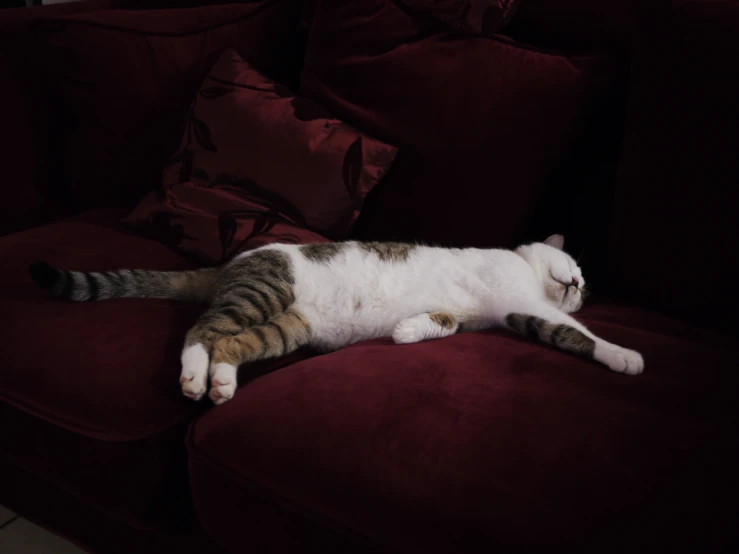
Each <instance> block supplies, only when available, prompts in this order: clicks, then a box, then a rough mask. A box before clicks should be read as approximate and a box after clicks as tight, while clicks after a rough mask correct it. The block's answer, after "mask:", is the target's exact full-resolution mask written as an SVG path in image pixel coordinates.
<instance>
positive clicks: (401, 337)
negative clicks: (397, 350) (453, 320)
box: [393, 314, 459, 344]
mask: <svg viewBox="0 0 739 554" xmlns="http://www.w3.org/2000/svg"><path fill="white" fill-rule="evenodd" d="M458 328H459V324H455V325H454V327H452V328H451V329H446V328H444V327H442V326H441V325H439V324H438V323H435V322H433V321H432V320H431V318H430V317H429V314H420V315H414V316H413V317H409V318H408V319H404V320H402V321H401V322H400V323H398V324H397V325H396V326H395V329H393V340H394V341H395V342H396V343H397V344H409V343H412V342H421V341H423V340H431V339H441V338H444V337H449V336H451V335H453V334H454V333H456V332H457V329H458Z"/></svg>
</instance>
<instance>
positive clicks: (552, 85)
mask: <svg viewBox="0 0 739 554" xmlns="http://www.w3.org/2000/svg"><path fill="white" fill-rule="evenodd" d="M614 78H615V73H614V71H613V67H612V65H611V61H610V59H606V58H602V57H597V56H591V55H582V56H565V55H562V54H559V53H556V52H546V51H539V50H536V49H532V48H528V47H526V46H525V45H521V44H517V43H515V42H513V41H511V40H510V39H507V38H505V37H500V36H494V37H493V38H477V37H470V36H465V35H463V34H461V33H460V32H456V31H453V30H450V28H449V26H448V25H446V24H443V23H439V22H438V21H436V20H435V19H433V18H431V17H424V16H421V15H418V14H411V13H408V12H407V10H405V9H402V8H401V7H399V6H398V4H397V3H396V2H389V1H386V0H357V1H355V2H342V1H340V0H320V1H319V2H318V3H317V5H316V8H315V11H314V16H313V21H312V29H311V33H310V36H309V41H308V46H307V50H306V59H305V63H304V70H303V74H302V78H301V92H302V93H304V94H305V95H306V96H309V97H311V98H313V99H315V100H316V101H317V102H318V103H319V104H321V105H322V106H324V107H326V108H327V109H328V110H330V111H331V112H332V113H334V114H336V115H337V116H338V117H340V118H342V119H343V120H345V121H347V122H348V123H350V124H352V125H355V126H357V127H358V128H360V129H362V130H363V131H366V132H368V133H371V134H372V135H373V136H376V137H378V138H380V139H381V140H385V141H388V142H390V143H391V144H395V145H397V146H399V147H400V153H399V154H398V158H397V160H396V162H395V164H394V166H393V168H392V169H391V171H390V174H389V175H388V177H387V178H386V179H385V181H384V182H383V183H382V184H381V185H380V186H378V187H377V189H376V190H375V191H373V193H372V194H370V196H369V197H368V202H367V206H366V208H365V211H364V212H363V214H362V216H361V217H360V222H359V223H358V228H357V236H360V237H363V238H365V237H366V238H374V239H402V240H416V239H419V240H425V241H428V242H433V243H440V244H451V245H472V246H492V245H498V246H500V245H512V244H515V242H517V241H518V240H520V238H521V237H522V235H523V234H524V233H525V231H526V229H527V227H528V226H529V225H530V223H531V218H532V215H533V214H534V212H535V210H536V208H537V202H538V201H539V200H540V199H541V198H542V193H543V191H544V189H545V188H546V186H547V178H548V177H549V176H550V175H551V174H552V173H553V172H554V171H555V169H556V168H557V167H558V166H559V165H560V164H561V163H562V161H563V159H564V158H566V157H567V156H568V155H569V154H570V152H571V151H572V148H573V145H574V143H575V142H576V140H577V139H578V137H579V136H580V135H581V134H582V133H583V132H584V130H585V128H586V127H587V124H588V122H589V119H590V118H591V116H592V114H593V113H594V111H595V109H596V107H597V106H598V105H599V104H600V103H601V102H602V101H603V99H604V98H605V97H606V96H607V95H608V93H609V90H610V89H611V88H612V84H613V80H614Z"/></svg>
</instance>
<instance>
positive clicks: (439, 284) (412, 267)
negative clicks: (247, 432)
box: [181, 235, 644, 404]
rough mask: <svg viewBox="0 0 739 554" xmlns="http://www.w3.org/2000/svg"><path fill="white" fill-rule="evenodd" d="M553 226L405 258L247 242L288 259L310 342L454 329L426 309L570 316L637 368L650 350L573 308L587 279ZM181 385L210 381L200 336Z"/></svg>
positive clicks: (613, 358) (601, 352)
mask: <svg viewBox="0 0 739 554" xmlns="http://www.w3.org/2000/svg"><path fill="white" fill-rule="evenodd" d="M563 243H564V239H563V238H562V237H561V235H553V236H552V237H549V239H547V240H546V241H544V242H543V243H534V244H529V245H524V246H521V247H519V248H517V249H516V250H515V251H510V250H499V249H489V250H482V249H475V248H467V249H448V248H435V247H429V246H417V247H415V248H413V249H412V250H410V252H409V254H408V257H407V259H405V260H396V261H388V260H384V261H383V260H381V259H380V258H379V257H378V256H377V254H376V253H374V252H371V251H369V252H368V251H366V250H365V249H363V248H361V247H360V246H359V245H358V244H356V243H352V242H349V243H344V247H343V248H342V249H341V250H339V252H338V253H337V254H335V255H334V256H333V257H331V258H330V259H329V260H327V261H320V262H319V261H315V260H310V259H307V258H306V257H305V256H304V255H303V254H302V252H301V250H300V246H298V245H286V244H273V245H269V246H264V247H262V248H259V249H257V250H252V251H250V252H245V253H242V254H240V255H239V256H237V257H236V259H239V258H243V257H245V256H250V255H251V254H252V253H253V252H256V251H258V250H265V249H273V250H279V251H281V252H284V253H286V254H287V255H288V256H289V257H290V260H291V261H292V270H293V274H294V280H295V284H294V291H293V292H294V295H295V303H294V305H293V308H294V309H296V310H297V311H299V312H300V313H302V314H303V316H304V317H305V318H306V319H307V321H308V322H309V324H310V326H311V329H312V338H311V346H313V347H314V348H316V349H319V350H323V351H331V350H335V349H338V348H341V347H343V346H347V345H349V344H352V343H355V342H359V341H363V340H368V339H374V338H380V337H392V338H393V340H394V341H395V342H396V343H399V344H406V343H412V342H418V341H422V340H428V339H435V338H441V337H445V336H449V335H452V334H454V333H455V332H457V330H458V327H459V325H457V326H455V327H454V328H453V329H444V328H443V327H441V326H440V325H437V324H436V323H434V322H433V321H432V320H431V319H430V318H429V314H430V313H433V312H447V313H449V314H451V315H453V316H454V317H455V318H456V320H457V322H458V324H464V329H465V331H472V330H478V329H485V328H488V327H493V326H501V325H504V322H505V318H506V316H508V315H509V314H511V313H521V314H526V315H533V316H537V317H540V318H542V319H545V320H547V321H550V322H552V323H555V324H567V325H570V326H571V327H574V328H576V329H578V330H580V331H581V332H582V333H584V334H585V335H587V336H588V337H590V338H592V339H593V340H594V341H595V351H594V358H595V359H596V360H598V361H600V362H602V363H604V364H605V365H606V366H608V367H609V368H610V369H612V370H613V371H617V372H621V373H626V374H632V375H633V374H637V373H641V371H642V370H643V369H644V360H643V359H642V357H641V355H640V354H639V353H637V352H634V351H633V350H628V349H626V348H622V347H620V346H616V345H614V344H611V343H609V342H607V341H605V340H603V339H601V338H599V337H596V336H595V335H593V333H591V332H590V331H589V330H588V329H587V328H586V327H585V326H584V325H582V324H581V323H579V322H577V321H576V320H575V319H573V318H572V317H571V316H570V315H568V314H570V313H572V312H575V311H577V310H578V309H579V308H580V307H581V305H582V291H583V287H584V285H585V280H584V278H583V276H582V271H581V270H580V268H579V267H578V266H577V263H575V261H574V260H573V259H572V258H571V257H570V256H569V255H568V254H566V253H565V252H564V251H563V250H562V247H563ZM182 363H183V370H182V379H181V383H182V389H183V393H184V394H185V395H186V396H188V397H190V398H195V399H200V398H201V397H202V396H203V394H204V393H205V390H206V385H207V372H208V356H207V353H206V351H205V349H204V348H203V347H202V346H201V345H194V346H189V347H187V348H185V350H184V351H183V353H182ZM236 371H237V368H236V367H234V366H232V365H230V364H215V365H214V366H213V367H211V368H210V378H211V385H212V389H211V392H210V397H211V399H212V400H213V401H214V402H215V403H216V404H221V403H223V402H225V401H227V400H229V399H230V398H232V397H233V395H234V393H235V391H236Z"/></svg>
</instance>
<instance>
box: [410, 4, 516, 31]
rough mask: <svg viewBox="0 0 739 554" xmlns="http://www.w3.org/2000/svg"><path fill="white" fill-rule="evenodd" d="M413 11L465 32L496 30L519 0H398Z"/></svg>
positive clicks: (509, 17) (501, 26)
mask: <svg viewBox="0 0 739 554" xmlns="http://www.w3.org/2000/svg"><path fill="white" fill-rule="evenodd" d="M402 2H403V4H406V5H407V6H408V7H410V8H412V9H413V10H414V11H415V12H417V13H422V14H428V15H430V16H431V17H433V18H435V19H438V20H439V21H443V22H444V23H448V24H449V25H450V26H451V27H452V28H454V29H456V30H458V31H462V32H465V33H469V34H476V35H481V34H491V33H496V32H498V31H500V30H501V29H502V28H503V27H505V25H506V23H508V21H509V20H510V19H511V17H513V14H514V13H515V10H516V8H517V7H518V3H519V0H402Z"/></svg>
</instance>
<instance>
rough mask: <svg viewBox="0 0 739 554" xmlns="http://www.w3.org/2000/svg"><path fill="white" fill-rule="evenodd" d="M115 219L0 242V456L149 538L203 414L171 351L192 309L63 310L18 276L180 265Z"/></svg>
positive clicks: (115, 306)
mask: <svg viewBox="0 0 739 554" xmlns="http://www.w3.org/2000/svg"><path fill="white" fill-rule="evenodd" d="M121 215H122V213H119V212H117V211H115V210H96V211H90V212H87V213H84V214H82V215H80V216H77V217H75V218H72V219H69V220H64V221H58V222H55V223H51V224H48V225H45V226H43V227H39V228H35V229H31V230H28V231H24V232H21V233H16V234H11V235H8V236H6V237H3V238H2V239H0V260H2V261H3V271H2V273H1V276H0V281H1V286H0V297H1V298H0V306H2V310H0V328H1V329H2V333H0V351H2V353H3V359H2V368H1V369H0V422H2V424H1V425H0V444H2V445H3V446H2V448H0V457H2V458H5V459H7V460H8V461H11V462H13V463H14V464H16V465H17V466H19V467H22V468H24V469H26V470H29V471H31V472H32V473H35V474H36V475H38V476H40V477H42V478H44V479H46V480H48V481H51V482H52V483H53V484H54V485H56V486H58V487H60V488H61V489H62V490H64V491H65V492H67V493H69V494H72V495H73V496H76V497H78V498H80V499H82V500H84V501H86V502H88V503H89V504H91V505H92V506H94V507H95V508H98V509H100V510H102V511H104V512H105V513H107V514H108V515H110V516H112V517H114V518H116V519H118V520H119V521H123V522H125V523H127V524H129V525H131V526H135V527H138V528H144V529H150V528H155V527H161V526H163V525H166V524H168V523H170V522H171V521H172V519H174V518H179V517H181V516H182V515H183V511H186V510H187V507H188V505H190V503H189V501H188V499H187V494H188V493H187V480H186V476H187V474H186V459H185V449H184V442H183V438H184V435H185V431H186V429H187V425H188V423H189V420H190V419H191V418H192V416H193V415H194V414H195V413H196V412H198V411H201V410H202V409H204V408H207V406H208V405H207V404H206V403H201V404H196V403H193V402H192V401H190V400H188V399H186V398H184V397H182V395H181V393H180V387H179V384H178V380H179V371H180V365H179V352H180V349H181V346H182V341H183V339H184V335H185V333H186V331H187V328H188V327H189V325H191V324H192V323H193V322H194V321H195V318H196V317H197V314H198V313H199V311H200V308H198V307H197V306H196V305H190V304H184V303H175V302H169V301H164V300H134V299H122V300H111V301H106V302H100V303H82V304H81V303H72V302H69V303H67V302H63V301H59V300H56V299H53V298H51V297H50V296H49V295H48V294H46V293H45V292H44V291H42V290H40V289H38V288H36V286H35V285H34V284H33V283H32V281H31V279H30V277H29V276H28V265H29V264H30V263H31V262H33V261H35V260H38V259H45V260H47V261H48V262H49V263H52V264H55V265H57V266H59V267H64V268H70V269H80V270H93V269H96V270H100V269H115V268H124V267H132V268H136V267H138V268H150V269H163V270H169V269H172V270H174V269H185V268H189V267H190V264H189V262H187V261H185V260H184V259H183V258H182V257H180V256H179V255H177V254H176V253H174V252H173V251H172V250H170V249H169V248H168V247H166V246H164V245H163V244H160V243H158V242H155V241H151V240H148V239H145V238H142V237H139V236H137V235H135V234H133V233H131V232H128V231H126V230H124V229H123V228H122V227H121V226H120V224H119V223H118V218H119V217H120V216H121ZM176 230H177V229H176V226H175V227H174V231H176ZM280 363H287V361H282V362H280Z"/></svg>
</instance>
